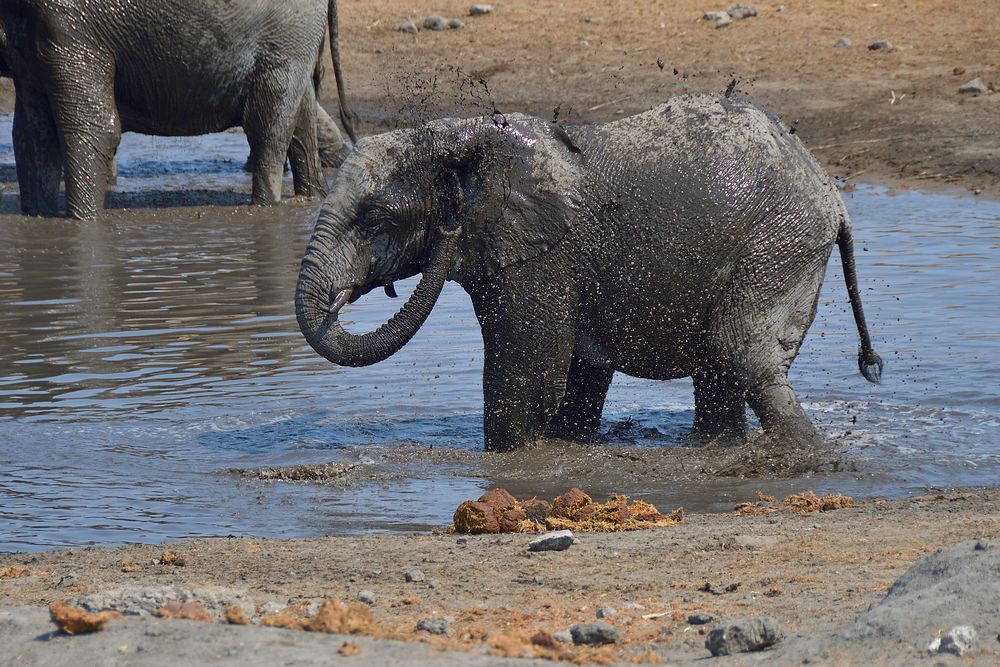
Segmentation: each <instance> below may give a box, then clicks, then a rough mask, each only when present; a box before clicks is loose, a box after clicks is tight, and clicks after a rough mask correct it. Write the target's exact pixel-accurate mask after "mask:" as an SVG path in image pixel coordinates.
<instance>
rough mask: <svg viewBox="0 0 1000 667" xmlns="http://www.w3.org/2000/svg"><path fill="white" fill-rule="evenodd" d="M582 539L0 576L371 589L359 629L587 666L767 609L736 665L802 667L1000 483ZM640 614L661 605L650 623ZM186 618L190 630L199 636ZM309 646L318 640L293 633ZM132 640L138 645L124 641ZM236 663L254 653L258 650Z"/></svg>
mask: <svg viewBox="0 0 1000 667" xmlns="http://www.w3.org/2000/svg"><path fill="white" fill-rule="evenodd" d="M748 500H753V499H748ZM764 505H768V506H770V504H768V503H762V504H761V506H764ZM579 537H580V544H578V545H575V546H573V547H571V548H570V549H569V550H568V551H564V552H550V553H535V554H532V553H529V552H528V550H527V542H528V541H529V539H531V536H528V535H482V536H467V537H461V536H456V535H448V534H441V535H415V536H379V535H372V536H365V537H351V538H344V537H327V538H318V539H299V540H265V539H252V538H228V539H227V538H218V539H206V540H191V541H181V542H173V543H168V544H163V545H126V546H122V547H117V548H87V549H77V550H72V551H56V552H48V553H41V554H35V555H32V554H6V555H0V573H2V572H4V568H10V569H8V570H7V573H8V576H6V577H4V578H0V606H2V607H11V606H17V605H29V606H41V605H47V604H49V603H51V602H53V601H70V602H76V601H79V600H80V599H81V598H86V597H87V596H88V595H90V596H93V595H94V594H95V593H100V594H102V596H103V599H105V600H107V599H113V598H114V596H115V591H116V590H121V589H122V587H128V586H138V587H162V586H174V587H177V589H187V590H193V591H196V592H197V591H202V592H203V593H202V595H204V596H205V597H204V598H203V599H206V600H207V599H213V598H215V599H218V598H219V597H220V596H222V597H224V595H223V592H225V591H229V592H231V594H233V595H236V594H238V595H239V596H241V598H242V600H243V603H244V606H246V602H247V600H250V601H252V604H250V607H249V615H250V616H255V615H256V616H258V617H259V616H260V614H261V612H264V611H267V609H268V608H269V607H268V603H272V604H271V605H270V606H271V607H273V608H275V609H277V608H280V607H283V606H285V605H287V604H290V603H291V604H292V607H291V610H290V613H291V614H292V615H293V616H295V615H301V614H304V613H305V612H304V607H305V605H306V604H307V603H308V601H310V600H318V599H337V600H341V601H344V602H354V601H355V600H356V599H357V594H358V592H359V591H361V590H367V591H370V592H371V593H372V594H373V597H374V604H373V605H372V606H371V607H370V610H371V613H372V615H373V617H374V622H373V624H372V626H371V628H369V629H366V630H364V631H363V632H362V635H361V636H363V637H365V638H366V640H367V639H368V638H371V637H374V638H378V639H385V640H403V641H410V642H419V643H421V644H423V645H425V648H427V647H431V648H435V649H447V650H449V651H470V652H473V653H475V654H476V655H482V654H484V653H485V654H489V655H496V656H535V657H543V658H547V659H556V660H569V661H575V662H597V663H611V662H647V661H648V662H655V661H659V660H667V661H671V662H673V661H680V662H687V661H693V660H696V659H700V658H704V657H707V656H708V652H707V651H706V649H705V648H704V640H705V636H704V634H705V632H706V628H711V627H713V624H710V625H709V626H694V625H691V624H689V623H688V620H687V618H688V615H689V614H692V613H695V612H706V613H710V614H712V615H714V616H715V617H716V618H717V619H719V620H720V621H722V620H727V619H733V618H739V617H758V616H765V615H766V616H771V617H773V618H775V619H777V620H778V622H779V623H780V624H781V625H782V626H783V627H784V629H785V632H786V635H788V637H789V639H788V640H787V641H786V642H785V643H783V644H779V646H778V647H776V648H775V649H772V650H771V651H770V652H769V653H768V654H767V655H766V656H760V655H758V657H757V658H754V657H753V656H750V655H749V654H748V655H747V656H745V659H746V660H752V659H753V660H756V659H766V660H767V661H771V662H778V663H782V664H790V663H791V662H797V663H801V660H802V655H803V653H802V650H803V649H802V648H801V646H800V644H801V643H802V642H803V641H805V640H806V639H809V638H816V637H820V636H823V635H824V634H825V633H829V632H830V631H831V630H834V629H836V628H838V627H845V626H848V625H849V624H850V623H851V622H852V620H853V619H854V618H855V617H856V616H858V615H859V614H862V613H863V612H865V610H866V609H867V608H868V607H869V606H870V605H872V604H873V603H876V602H878V601H879V600H880V599H881V598H882V597H883V596H884V595H885V594H886V590H887V589H888V587H889V586H890V584H891V583H892V582H893V581H894V580H896V579H897V578H898V577H899V576H900V575H901V574H902V573H903V572H904V571H906V570H907V568H909V567H910V566H911V565H913V563H914V562H915V561H917V559H918V558H920V557H921V556H923V555H925V554H928V553H931V552H933V551H935V550H937V549H939V548H941V547H943V546H945V545H948V544H952V543H955V542H959V541H963V540H970V539H980V540H996V539H997V538H1000V493H998V492H996V491H980V492H974V493H960V494H959V493H955V494H940V495H937V496H926V497H920V498H913V499H909V500H903V501H884V500H873V501H868V502H864V503H861V504H860V505H859V506H858V507H855V508H850V509H838V510H834V511H829V512H821V513H812V514H793V513H791V512H789V511H787V510H781V511H774V512H764V513H762V514H760V515H757V516H754V515H752V513H751V514H750V515H747V514H746V513H745V512H744V513H741V514H739V515H734V514H694V515H688V516H687V517H686V519H685V522H684V524H683V525H680V526H673V527H669V528H661V529H654V530H643V531H636V532H629V533H614V534H596V533H581V534H580V535H579ZM164 551H170V552H172V553H173V555H174V557H175V558H176V557H178V556H182V557H183V558H184V565H183V566H178V565H176V564H174V565H166V564H163V563H164V562H167V561H169V560H170V558H169V557H168V558H167V559H164V558H163V553H164ZM174 562H176V561H174ZM416 569H419V570H420V571H422V573H423V574H424V581H413V582H407V581H406V579H405V573H406V572H410V571H412V570H416ZM0 576H2V575H0ZM273 603H277V604H276V605H275V604H273ZM629 605H641V606H642V608H641V609H640V608H638V607H634V606H633V607H630V606H629ZM605 606H607V607H612V608H614V609H615V610H617V615H614V616H611V617H610V618H608V619H607V620H608V621H609V622H611V623H612V624H614V625H615V626H616V627H618V628H619V629H620V630H621V631H622V633H623V640H622V641H621V642H620V643H618V644H617V645H614V646H604V647H599V648H586V647H573V646H567V645H564V644H556V645H555V648H549V647H547V646H545V645H538V644H533V643H532V642H531V639H532V637H533V636H535V635H536V634H538V633H539V631H545V632H548V633H550V634H554V633H556V632H558V631H560V630H564V629H565V628H567V627H568V626H569V625H570V624H573V623H588V622H593V621H594V620H595V613H596V611H597V610H598V609H599V608H601V607H605ZM216 613H217V614H218V613H219V612H216ZM649 614H657V615H658V616H656V617H654V618H643V616H644V615H649ZM424 618H448V619H450V635H449V636H433V635H430V634H428V633H426V632H422V631H417V630H416V626H417V623H418V621H420V620H421V619H424ZM38 622H39V623H40V624H41V627H36V628H34V631H35V632H36V634H38V633H42V632H49V631H51V630H53V629H54V626H52V625H51V624H50V623H48V622H47V621H44V619H41V620H39V621H38ZM150 622H151V623H153V622H154V621H150ZM219 622H221V618H220V619H219ZM942 622H944V621H942ZM968 622H969V623H971V624H973V625H978V626H979V631H980V634H981V635H982V636H981V645H980V648H979V649H977V651H978V652H977V653H976V654H974V656H973V660H972V662H978V661H980V660H982V664H989V661H991V660H996V659H997V657H1000V643H997V641H996V637H995V635H996V632H997V630H998V629H1000V628H993V629H992V630H991V629H990V628H991V627H992V626H991V624H993V625H995V624H996V622H997V621H996V618H970V619H968ZM115 623H116V620H111V621H110V622H109V626H111V627H114V625H115ZM155 623H157V624H159V625H161V626H162V625H163V624H170V623H185V621H176V620H171V621H165V620H157V621H155ZM0 625H2V624H0ZM171 627H175V626H171ZM184 627H187V626H184ZM190 627H191V628H192V629H190V630H188V631H186V632H188V633H189V635H188V636H197V635H196V634H194V635H192V634H190V633H197V632H201V630H198V629H195V626H194V625H192V626H190ZM199 627H200V626H199ZM945 629H946V628H945ZM260 631H261V632H262V633H263V632H264V630H263V628H261V629H260ZM268 632H271V631H268ZM289 632H290V631H289ZM989 632H992V633H993V634H992V635H990V634H988V633H989ZM268 636H270V635H263V634H262V635H261V636H260V641H264V638H265V637H268ZM300 636H303V635H300ZM931 638H932V636H928V637H923V636H919V637H902V638H901V640H902V641H901V642H900V643H897V640H896V639H895V638H893V639H892V640H891V641H890V640H888V639H885V640H883V644H884V645H881V644H879V643H878V641H877V640H875V644H874V646H876V649H874V650H877V651H885V653H882V655H883V657H884V658H885V659H886V660H888V661H889V662H892V661H893V659H894V658H893V657H892V656H894V655H895V656H896V657H897V658H898V659H904V658H905V659H906V660H909V659H913V658H915V657H916V656H918V655H920V654H921V651H922V650H923V647H925V646H926V642H927V641H929V640H930V639H931ZM72 641H76V640H75V639H74V640H72ZM109 641H110V640H109ZM147 641H149V640H147ZM286 641H287V642H295V641H297V640H296V639H295V638H294V636H293V637H291V638H290V639H288V640H286ZM302 641H310V642H311V641H313V640H312V639H308V640H307V639H305V638H304V636H303V639H302ZM91 645H92V643H91ZM109 645H110V644H109ZM337 645H338V646H339V644H337ZM4 646H6V644H4ZM35 646H36V647H37V646H38V645H37V643H36V644H35ZM59 646H60V648H58V649H56V648H53V651H59V653H58V654H59V655H67V653H66V652H67V651H70V650H71V647H72V644H71V643H70V641H63V642H61V643H60V645H59ZM81 646H83V644H81ZM365 646H366V650H367V651H368V653H369V657H372V658H374V656H375V655H377V654H378V653H377V651H378V650H380V649H379V648H378V644H377V643H375V644H373V643H369V644H366V645H365ZM387 646H390V645H387ZM796 646H798V647H799V648H796ZM116 648H117V645H111V649H116ZM425 648H422V649H420V651H424V650H425ZM5 650H8V651H9V650H11V649H9V648H8V649H5V648H2V647H0V657H2V656H3V655H4V651H5ZM38 650H41V649H38ZM135 650H136V647H135V646H134V645H133V646H131V647H128V648H126V649H124V653H126V654H128V653H129V652H130V651H131V652H132V653H133V655H134V651H135ZM387 650H388V649H387ZM871 650H873V649H872V644H871V642H869V643H868V644H865V643H864V642H862V641H858V642H857V644H856V645H853V646H852V645H851V644H849V643H847V644H845V645H843V646H840V647H839V648H838V649H837V651H838V653H837V654H836V655H835V656H834V657H836V658H837V659H836V660H832V664H836V663H837V662H842V663H843V664H850V663H851V660H852V656H853V657H854V658H857V657H858V656H860V655H865V654H866V653H864V651H871ZM841 651H842V653H839V652H841ZM859 651H860V653H859ZM37 655H41V654H37ZM53 655H55V653H54V654H53ZM976 656H978V658H977V657H976ZM8 657H10V655H9V654H8ZM244 657H245V658H246V659H250V660H251V662H252V658H253V656H252V655H249V654H247V655H245V656H244ZM793 658H794V659H793ZM827 658H828V659H829V658H830V656H829V655H827ZM442 659H443V657H442ZM452 659H453V658H452ZM0 661H2V660H0ZM904 661H905V660H904ZM897 664H899V663H897Z"/></svg>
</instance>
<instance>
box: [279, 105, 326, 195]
mask: <svg viewBox="0 0 1000 667" xmlns="http://www.w3.org/2000/svg"><path fill="white" fill-rule="evenodd" d="M317 108H318V106H317V104H316V95H315V93H314V92H313V89H312V87H311V86H310V87H307V88H306V92H305V94H303V95H302V102H301V103H300V104H299V115H298V120H297V121H296V123H295V129H294V131H293V132H292V143H291V145H290V146H289V148H288V161H289V163H290V164H291V166H292V180H293V182H294V186H295V194H296V196H299V197H325V196H326V184H325V183H324V181H323V167H322V165H321V164H320V157H319V144H318V142H317V138H316V109H317Z"/></svg>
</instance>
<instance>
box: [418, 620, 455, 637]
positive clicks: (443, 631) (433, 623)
mask: <svg viewBox="0 0 1000 667" xmlns="http://www.w3.org/2000/svg"><path fill="white" fill-rule="evenodd" d="M449 625H450V624H449V623H448V619H447V618H422V619H420V620H419V621H417V632H420V631H421V630H423V631H424V632H429V633H431V634H432V635H448V634H450V632H451V630H450V629H449V627H448V626H449Z"/></svg>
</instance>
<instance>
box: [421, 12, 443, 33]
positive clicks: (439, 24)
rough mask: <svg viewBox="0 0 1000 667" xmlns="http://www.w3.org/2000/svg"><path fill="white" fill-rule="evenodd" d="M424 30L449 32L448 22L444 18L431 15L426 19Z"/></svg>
mask: <svg viewBox="0 0 1000 667" xmlns="http://www.w3.org/2000/svg"><path fill="white" fill-rule="evenodd" d="M424 28H425V29H427V30H447V29H448V21H447V19H445V18H444V17H443V16H438V15H437V14H431V15H430V16H428V17H427V18H425V19H424Z"/></svg>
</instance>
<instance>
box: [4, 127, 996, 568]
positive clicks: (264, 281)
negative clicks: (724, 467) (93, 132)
mask: <svg viewBox="0 0 1000 667" xmlns="http://www.w3.org/2000/svg"><path fill="white" fill-rule="evenodd" d="M9 137H10V123H9V118H6V119H3V120H2V121H0V183H2V185H3V186H4V187H5V188H6V189H7V191H8V192H7V195H6V197H5V198H4V199H3V201H2V202H0V550H8V549H41V548H47V547H53V546H63V545H81V544H90V543H115V542H122V541H147V542H148V541H158V540H161V539H166V538H172V537H182V536H198V535H227V534H258V535H283V536H293V535H312V534H321V533H322V534H325V533H339V532H349V531H368V530H414V529H426V528H427V527H428V526H432V525H441V524H445V523H447V522H448V521H449V519H450V514H451V511H452V510H453V508H454V507H455V506H456V505H457V503H458V502H459V501H460V500H462V499H465V498H469V497H475V496H477V495H478V494H479V493H480V492H481V490H482V489H484V488H486V487H488V486H490V485H491V484H493V483H502V484H505V485H509V486H511V487H514V488H515V490H517V491H518V492H519V493H525V494H535V493H538V494H540V495H544V494H550V493H553V492H557V491H560V490H563V489H564V488H566V487H567V486H569V485H572V484H579V485H581V486H584V488H588V489H591V490H593V491H594V492H595V494H596V495H600V494H601V493H604V492H610V491H622V492H625V493H629V494H634V495H639V496H643V497H645V498H647V499H649V500H651V501H653V502H655V503H658V504H661V505H663V506H664V507H674V506H677V505H683V506H685V507H687V508H692V509H702V510H725V509H729V508H730V507H731V506H732V505H733V504H734V502H736V501H739V500H744V499H746V498H747V497H749V496H751V495H752V493H753V492H754V491H755V490H756V489H763V490H765V491H769V492H772V493H779V494H780V493H785V492H788V491H792V490H803V489H813V490H816V491H826V490H837V491H842V492H846V493H851V494H856V495H882V496H890V497H891V496H898V495H902V494H906V493H912V492H916V491H921V490H923V489H925V488H927V487H949V486H970V485H995V484H997V483H998V482H1000V449H998V443H1000V417H998V413H1000V367H998V366H1000V364H998V352H997V350H998V349H1000V348H998V343H1000V316H998V313H997V307H996V306H997V297H996V288H995V284H996V283H997V281H998V279H1000V232H998V230H1000V204H998V203H996V202H991V201H986V200H980V199H976V198H972V197H961V196H943V195H927V194H918V193H914V192H902V193H898V194H891V193H889V192H887V191H885V190H884V189H880V188H875V187H862V188H859V189H858V191H856V192H854V193H853V194H851V195H846V197H847V204H848V208H849V209H850V210H851V213H852V215H853V216H854V219H855V222H856V226H857V231H856V236H857V239H858V255H859V262H860V274H861V279H862V286H863V290H864V298H865V305H866V307H867V309H868V314H869V321H870V323H871V326H872V329H873V332H874V336H875V341H876V344H877V348H878V349H879V351H880V352H881V353H882V355H883V356H884V357H885V359H886V361H887V368H886V375H885V382H884V384H883V385H881V386H879V387H873V386H870V385H868V384H867V383H865V382H864V380H863V379H862V378H861V377H860V375H859V374H858V373H857V370H856V362H855V354H856V347H857V340H856V335H855V333H854V325H853V321H852V319H851V316H850V308H849V307H848V302H847V296H846V292H845V290H844V288H843V286H842V279H841V274H840V271H839V267H838V266H837V263H836V262H831V266H830V270H829V276H828V280H827V283H826V286H825V287H824V291H823V296H822V300H821V308H820V313H819V317H818V319H817V321H816V324H815V325H814V327H813V329H812V332H811V334H810V336H809V337H808V339H807V343H806V345H805V347H804V349H803V352H802V354H801V356H800V357H799V359H798V361H797V362H796V365H795V366H794V369H793V382H794V383H795V385H796V387H797V388H798V390H799V392H800V394H801V396H802V397H803V399H804V402H805V404H806V407H807V409H808V410H809V412H810V413H811V415H812V416H813V418H814V419H815V420H816V422H817V423H818V425H819V426H820V428H821V429H822V430H823V431H824V432H825V433H827V434H828V435H830V436H831V437H832V438H833V439H834V440H835V441H836V443H837V444H838V446H839V447H840V448H841V449H842V451H843V452H844V453H845V454H846V455H847V456H848V457H849V458H850V459H851V460H853V461H855V462H856V470H852V471H850V472H840V473H831V474H825V475H820V476H812V477H805V478H794V479H790V480H779V481H774V480H763V481H761V480H734V479H719V478H712V477H707V476H705V475H701V474H699V469H700V465H701V464H700V463H699V461H701V460H703V459H704V457H701V458H699V457H698V456H696V455H694V456H692V457H690V461H688V462H687V463H685V461H687V459H685V458H684V457H680V458H677V457H674V458H658V457H657V453H658V452H663V451H677V450H678V448H679V447H683V446H684V445H685V444H686V442H685V440H684V434H685V433H686V431H687V430H688V428H689V427H690V423H691V419H692V415H693V399H692V393H691V386H690V382H689V381H674V382H650V381H644V380H637V379H634V378H627V377H622V376H618V377H616V379H615V382H614V385H613V387H612V390H611V394H610V396H609V399H608V405H607V409H606V412H605V431H606V432H607V434H608V443H607V444H603V445H600V446H598V447H578V446H568V445H567V446H563V445H558V444H556V445H548V446H546V447H542V448H541V449H540V450H538V451H536V452H532V453H529V454H522V455H518V456H515V457H507V458H503V457H500V458H497V457H490V456H486V455H483V454H480V453H477V452H478V450H480V449H481V447H482V445H481V438H482V428H481V418H480V410H481V406H482V392H481V387H480V367H481V359H482V353H481V341H480V337H479V331H478V327H477V325H476V323H475V318H474V316H473V314H472V309H471V306H470V304H469V300H468V298H467V297H466V295H465V294H464V292H462V291H461V289H460V288H458V287H457V286H455V285H453V284H449V285H448V286H447V287H446V289H445V291H444V293H443V295H442V297H441V301H440V303H439V305H438V306H437V308H436V309H435V311H434V312H433V313H432V315H431V317H430V319H429V321H428V323H427V324H426V325H425V326H424V328H423V329H422V330H421V332H420V333H419V334H418V335H417V337H416V338H415V339H414V340H413V341H412V342H411V343H410V344H409V345H408V346H407V347H406V348H405V349H404V350H403V351H402V352H401V353H399V354H398V355H396V356H395V357H393V358H392V359H390V360H388V361H386V362H383V363H381V364H378V365H376V366H374V367H370V368H365V369H347V368H336V367H333V366H331V365H330V364H328V363H326V362H325V361H324V360H323V359H321V358H319V357H318V356H316V355H315V354H314V353H312V351H311V350H310V349H309V348H308V347H307V346H306V344H305V342H304V341H303V340H302V338H301V337H300V335H299V333H298V330H297V327H296V324H295V319H294V315H293V312H292V294H293V288H294V284H295V274H296V270H297V265H298V261H299V258H300V256H301V253H302V250H303V248H304V246H305V242H306V239H307V236H308V234H309V231H310V228H311V225H312V221H313V219H314V217H315V214H316V211H317V208H318V204H317V203H316V202H298V203H294V202H293V203H288V204H284V205H282V206H280V207H275V208H270V209H258V208H250V207H247V206H245V204H246V202H247V201H248V196H247V192H248V191H249V178H248V177H247V176H246V175H244V174H243V172H242V170H241V165H242V162H243V159H244V156H245V150H246V149H245V142H244V140H243V138H242V136H240V135H239V134H223V135H216V136H212V137H207V138H204V137H203V138H197V139H191V140H181V139H153V138H149V137H137V136H133V135H129V136H127V137H126V138H125V141H124V142H123V145H122V149H121V156H122V158H121V162H120V178H119V185H118V186H117V189H116V192H115V193H114V194H113V196H112V197H111V204H112V207H113V210H112V211H111V212H110V213H109V215H108V218H107V219H106V220H105V221H102V222H100V223H96V224H95V223H77V222H72V221H68V220H43V219H29V218H25V217H22V216H20V215H18V214H17V212H16V211H17V198H16V194H15V193H16V182H14V177H13V156H12V153H11V147H10V139H9ZM412 287H413V281H410V284H409V285H406V286H401V289H400V292H401V296H403V297H405V296H406V294H407V293H408V291H409V290H410V289H412ZM403 288H406V289H403ZM399 303H400V302H399V301H391V300H389V299H387V298H384V297H382V296H381V295H379V296H375V295H374V294H373V295H371V296H370V297H368V298H366V299H364V300H363V301H362V302H359V303H357V304H354V305H353V306H350V307H349V308H348V309H347V310H346V313H345V319H346V320H347V321H348V322H349V323H350V324H349V325H350V327H352V328H354V329H355V330H357V329H366V328H369V327H372V326H374V325H376V324H377V323H379V322H381V321H382V320H384V319H385V318H386V317H388V316H389V314H391V312H392V311H393V310H394V309H395V308H396V307H397V306H398V304H399ZM658 448H668V449H658ZM335 460H336V461H345V462H350V463H354V464H355V465H356V467H355V468H354V469H353V470H352V471H351V475H350V477H349V480H350V483H327V484H316V483H298V482H264V481H260V480H255V479H246V478H243V477H241V476H239V475H236V474H233V473H230V472H228V470H229V469H231V468H261V467H269V466H287V465H293V464H300V463H317V462H326V461H335ZM678 462H680V463H678Z"/></svg>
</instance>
